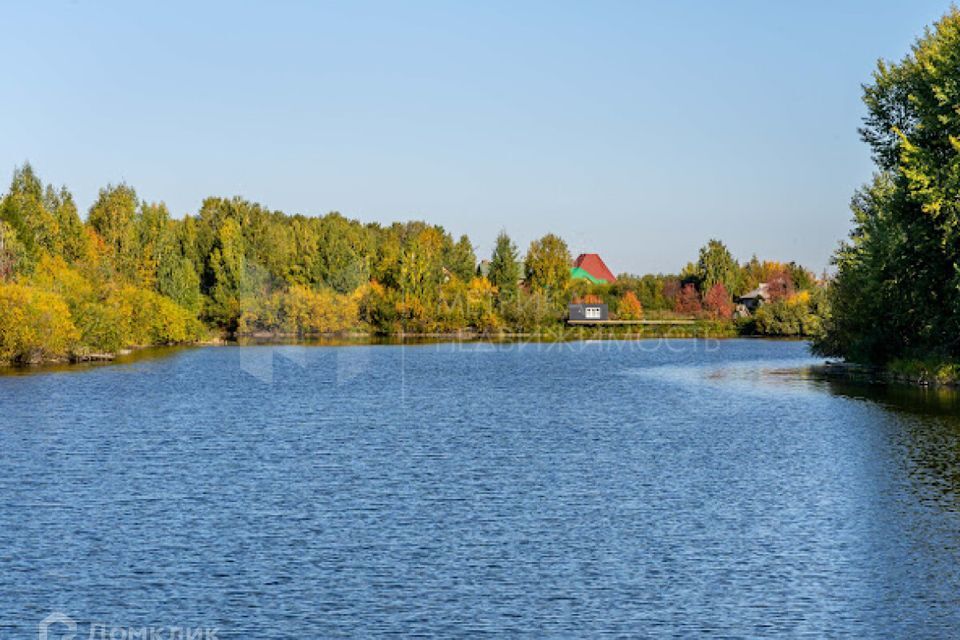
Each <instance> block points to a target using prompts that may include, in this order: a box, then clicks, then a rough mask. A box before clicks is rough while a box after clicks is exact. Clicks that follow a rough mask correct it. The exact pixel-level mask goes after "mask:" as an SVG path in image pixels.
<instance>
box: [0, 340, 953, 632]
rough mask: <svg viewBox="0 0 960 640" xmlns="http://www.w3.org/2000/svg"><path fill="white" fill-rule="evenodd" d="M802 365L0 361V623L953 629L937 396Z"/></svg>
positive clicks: (187, 357)
mask: <svg viewBox="0 0 960 640" xmlns="http://www.w3.org/2000/svg"><path fill="white" fill-rule="evenodd" d="M812 362H814V361H813V360H812V359H811V358H810V356H809V355H808V352H807V348H806V346H805V345H804V344H802V343H790V342H763V341H736V340H735V341H723V342H715V341H713V342H709V341H708V342H703V341H676V342H647V343H618V342H601V343H573V344H565V345H523V346H519V345H488V344H466V345H450V344H446V345H443V344H441V345H421V346H405V347H403V346H347V347H296V346H275V347H269V346H256V347H211V348H201V349H194V350H183V351H177V352H174V353H171V354H168V355H166V356H164V357H158V358H148V359H142V360H138V361H135V362H130V363H126V364H115V365H109V366H97V367H87V368H82V369H80V368H78V369H66V370H57V371H41V372H32V373H29V374H27V375H6V376H2V377H0V637H3V638H6V637H11V638H34V637H37V629H38V627H37V625H38V623H39V622H40V621H41V620H42V619H44V617H45V616H47V615H48V614H50V613H51V612H60V613H62V614H64V615H66V616H68V617H69V618H70V619H72V620H73V621H74V622H75V623H76V624H77V626H78V629H79V631H78V637H83V638H86V637H88V635H89V630H90V625H91V624H103V625H106V627H105V628H106V629H107V631H108V632H109V631H110V630H111V629H116V628H120V629H126V628H137V629H139V628H143V627H151V626H153V627H170V626H181V627H197V628H200V627H203V628H215V629H216V630H217V632H216V633H217V637H219V638H315V637H316V638H319V637H328V636H338V635H339V636H343V635H348V636H370V635H381V634H390V633H394V634H399V635H403V636H408V635H426V636H441V637H450V636H464V635H477V634H490V635H507V636H516V635H528V636H533V637H542V636H566V637H569V636H576V637H583V636H597V635H603V634H617V635H628V636H655V637H656V636H663V635H675V636H681V637H689V636H696V635H719V636H758V635H761V636H770V635H781V636H791V637H796V636H804V635H806V636H810V637H820V636H824V635H827V636H850V637H903V638H908V637H951V636H953V637H956V634H957V633H958V632H957V629H960V420H958V417H957V416H958V414H960V410H958V405H957V404H956V402H955V399H953V398H951V397H949V396H935V395H932V394H925V395H924V394H920V393H915V392H912V391H894V390H888V391H884V390H876V389H869V388H866V387H856V386H847V385H838V384H834V383H827V382H823V381H819V380H816V379H814V378H812V377H810V376H809V375H807V374H805V373H804V367H806V366H807V365H809V364H811V363H812ZM58 628H64V627H62V626H61V627H58ZM51 637H54V636H52V635H51Z"/></svg>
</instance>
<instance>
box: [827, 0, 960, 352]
mask: <svg viewBox="0 0 960 640" xmlns="http://www.w3.org/2000/svg"><path fill="white" fill-rule="evenodd" d="M864 103H865V104H866V106H867V112H868V115H867V117H866V118H865V120H864V126H863V128H862V129H861V137H862V138H863V140H864V141H865V142H866V143H867V144H869V145H870V147H871V149H872V152H873V158H874V161H875V162H876V164H877V173H876V175H875V176H874V179H873V181H872V182H871V183H870V184H869V185H867V186H865V187H864V188H862V189H861V190H860V191H859V192H858V193H857V194H856V195H855V197H854V200H853V205H852V209H853V213H854V229H853V231H852V232H851V234H850V239H849V240H848V241H847V242H846V243H845V244H844V245H843V246H842V247H841V248H840V250H839V251H838V252H837V254H836V256H835V258H834V260H835V263H836V265H837V275H836V279H835V282H834V284H833V286H832V287H831V303H832V304H831V306H832V316H831V318H829V319H828V320H827V322H826V323H825V334H824V336H823V337H822V338H821V339H820V340H819V341H818V342H817V343H816V347H817V349H818V350H819V352H820V353H823V354H828V355H839V356H844V357H846V358H848V359H851V360H856V361H869V362H876V363H885V362H888V361H890V360H892V359H894V358H899V357H927V356H934V355H935V356H943V357H952V358H955V357H958V356H960V341H958V340H957V336H958V335H960V141H958V136H960V111H958V110H957V108H956V105H958V104H960V11H958V10H957V9H956V8H952V9H950V11H949V12H948V13H947V14H946V15H945V16H944V17H943V18H942V19H941V20H940V21H938V22H937V23H936V24H935V25H934V27H933V28H932V29H930V30H928V31H927V32H926V33H925V34H924V36H923V37H921V38H920V39H919V40H918V41H917V43H916V44H915V45H914V46H913V48H912V50H911V52H910V53H909V54H908V55H907V56H906V57H905V58H904V59H903V60H901V61H900V62H899V63H887V62H882V61H881V62H880V63H878V65H877V69H876V71H875V72H874V75H873V82H872V83H871V84H869V85H867V86H866V87H865V88H864Z"/></svg>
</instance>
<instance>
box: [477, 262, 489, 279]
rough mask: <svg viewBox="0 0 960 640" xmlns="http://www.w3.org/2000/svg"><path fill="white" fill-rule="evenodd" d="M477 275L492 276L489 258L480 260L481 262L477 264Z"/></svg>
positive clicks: (482, 276)
mask: <svg viewBox="0 0 960 640" xmlns="http://www.w3.org/2000/svg"><path fill="white" fill-rule="evenodd" d="M477 275H478V276H480V277H481V278H489V277H490V261H489V260H481V261H480V264H478V265H477Z"/></svg>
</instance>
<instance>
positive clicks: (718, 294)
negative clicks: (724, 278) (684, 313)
mask: <svg viewBox="0 0 960 640" xmlns="http://www.w3.org/2000/svg"><path fill="white" fill-rule="evenodd" d="M703 306H704V308H705V309H706V310H707V312H709V313H710V315H711V316H713V317H714V318H718V319H722V320H729V319H730V318H732V317H733V300H732V299H731V297H730V293H729V292H728V291H727V288H726V287H725V286H723V283H722V282H718V283H716V284H715V285H713V286H712V287H710V289H709V290H708V291H707V293H706V294H704V296H703Z"/></svg>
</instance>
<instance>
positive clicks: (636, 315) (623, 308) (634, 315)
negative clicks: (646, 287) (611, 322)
mask: <svg viewBox="0 0 960 640" xmlns="http://www.w3.org/2000/svg"><path fill="white" fill-rule="evenodd" d="M617 318H619V319H620V320H642V319H643V306H642V305H641V304H640V299H639V298H637V294H635V293H634V292H633V291H627V292H626V293H625V294H623V297H621V298H620V304H619V305H618V306H617Z"/></svg>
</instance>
